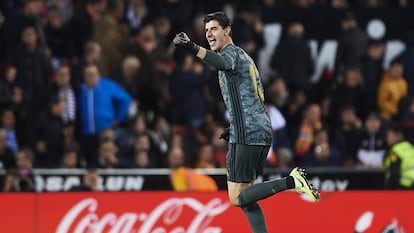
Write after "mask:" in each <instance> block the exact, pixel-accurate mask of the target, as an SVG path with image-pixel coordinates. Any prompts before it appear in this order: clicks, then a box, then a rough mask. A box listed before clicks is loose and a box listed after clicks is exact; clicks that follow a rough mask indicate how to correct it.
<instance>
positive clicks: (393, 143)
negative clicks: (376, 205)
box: [384, 128, 414, 189]
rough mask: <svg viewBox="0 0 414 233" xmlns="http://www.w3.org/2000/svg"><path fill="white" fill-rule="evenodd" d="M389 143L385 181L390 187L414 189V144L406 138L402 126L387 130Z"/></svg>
mask: <svg viewBox="0 0 414 233" xmlns="http://www.w3.org/2000/svg"><path fill="white" fill-rule="evenodd" d="M387 144H388V146H389V147H390V149H389V150H388V152H387V155H386V157H385V161H384V166H385V168H386V173H385V182H386V187H387V188H389V189H413V188H414V172H413V170H412V169H411V168H412V167H413V166H414V146H413V145H412V144H411V143H409V142H407V141H405V140H404V134H403V132H402V130H401V129H400V128H390V129H389V130H388V131H387Z"/></svg>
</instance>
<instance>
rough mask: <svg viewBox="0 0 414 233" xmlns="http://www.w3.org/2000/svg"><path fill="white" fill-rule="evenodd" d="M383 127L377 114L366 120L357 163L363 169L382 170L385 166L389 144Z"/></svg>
mask: <svg viewBox="0 0 414 233" xmlns="http://www.w3.org/2000/svg"><path fill="white" fill-rule="evenodd" d="M381 126H382V125H381V118H380V116H379V114H377V113H374V112H373V113H370V114H369V115H368V117H367V118H366V119H365V122H364V128H363V132H362V134H361V136H360V138H359V139H358V149H357V161H358V164H359V165H360V166H362V167H373V168H381V167H382V165H383V160H384V155H385V152H386V148H387V144H386V140H385V133H384V131H383V127H381Z"/></svg>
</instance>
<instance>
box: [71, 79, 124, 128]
mask: <svg viewBox="0 0 414 233" xmlns="http://www.w3.org/2000/svg"><path fill="white" fill-rule="evenodd" d="M130 104H131V97H130V95H129V94H128V93H127V92H126V91H125V90H123V89H122V88H121V87H120V86H119V85H118V84H116V83H115V82H113V81H112V80H109V79H106V78H100V80H99V81H98V84H97V85H96V86H94V87H88V86H86V85H85V84H82V85H81V87H80V93H79V112H80V118H81V126H82V133H83V134H84V135H96V134H99V133H100V132H101V131H102V130H105V129H110V128H112V124H113V122H114V121H118V122H122V121H125V119H126V117H127V114H128V109H129V105H130Z"/></svg>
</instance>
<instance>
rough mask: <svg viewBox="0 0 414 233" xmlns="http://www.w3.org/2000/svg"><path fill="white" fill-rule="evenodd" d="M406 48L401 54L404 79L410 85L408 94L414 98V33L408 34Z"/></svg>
mask: <svg viewBox="0 0 414 233" xmlns="http://www.w3.org/2000/svg"><path fill="white" fill-rule="evenodd" d="M405 44H406V48H405V50H404V51H403V53H402V54H401V59H402V62H403V66H404V73H403V77H404V78H405V80H406V81H407V84H408V94H409V95H410V96H414V31H409V32H407V35H406V40H405Z"/></svg>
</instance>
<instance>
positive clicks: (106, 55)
mask: <svg viewBox="0 0 414 233" xmlns="http://www.w3.org/2000/svg"><path fill="white" fill-rule="evenodd" d="M123 13H124V1H122V0H108V6H107V12H106V13H105V14H104V15H103V16H102V17H100V18H99V19H98V20H97V21H96V23H95V24H94V27H93V29H94V31H93V39H94V40H95V41H96V42H98V43H99V44H100V45H101V47H102V58H101V59H100V60H99V61H98V67H99V70H100V71H101V73H102V74H103V75H104V76H109V75H111V74H112V73H113V72H115V70H116V69H118V66H119V63H120V62H121V60H122V54H123V51H122V50H123V49H124V47H125V42H126V38H127V34H128V32H127V31H126V30H124V28H123V27H122V25H121V24H120V21H121V18H122V16H123Z"/></svg>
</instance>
